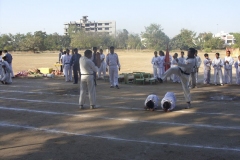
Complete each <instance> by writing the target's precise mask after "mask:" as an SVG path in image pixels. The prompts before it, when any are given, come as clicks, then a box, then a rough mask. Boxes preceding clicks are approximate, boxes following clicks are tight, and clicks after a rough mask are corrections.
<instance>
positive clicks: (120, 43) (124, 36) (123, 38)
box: [115, 29, 128, 49]
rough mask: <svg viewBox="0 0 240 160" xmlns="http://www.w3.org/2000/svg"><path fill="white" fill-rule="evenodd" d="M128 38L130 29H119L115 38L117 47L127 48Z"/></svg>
mask: <svg viewBox="0 0 240 160" xmlns="http://www.w3.org/2000/svg"><path fill="white" fill-rule="evenodd" d="M127 40H128V31H127V30H126V29H123V30H122V31H121V30H120V31H118V32H117V35H116V38H115V42H116V43H115V45H116V48H121V49H123V48H127Z"/></svg>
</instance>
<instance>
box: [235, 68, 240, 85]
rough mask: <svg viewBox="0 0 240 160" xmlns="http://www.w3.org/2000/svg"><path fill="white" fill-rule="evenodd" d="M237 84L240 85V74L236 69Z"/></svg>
mask: <svg viewBox="0 0 240 160" xmlns="http://www.w3.org/2000/svg"><path fill="white" fill-rule="evenodd" d="M236 84H240V72H239V71H238V69H236Z"/></svg>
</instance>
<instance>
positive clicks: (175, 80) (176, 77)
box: [171, 74, 180, 82]
mask: <svg viewBox="0 0 240 160" xmlns="http://www.w3.org/2000/svg"><path fill="white" fill-rule="evenodd" d="M171 79H172V81H173V82H180V78H179V77H178V76H177V75H176V74H172V76H171Z"/></svg>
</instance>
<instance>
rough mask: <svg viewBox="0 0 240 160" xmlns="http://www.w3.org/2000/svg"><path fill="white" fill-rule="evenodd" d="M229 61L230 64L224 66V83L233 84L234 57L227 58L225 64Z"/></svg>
mask: <svg viewBox="0 0 240 160" xmlns="http://www.w3.org/2000/svg"><path fill="white" fill-rule="evenodd" d="M226 61H228V62H229V63H228V64H227V63H226V64H224V83H226V84H232V65H233V64H234V60H233V58H232V57H230V56H229V57H225V58H224V62H226Z"/></svg>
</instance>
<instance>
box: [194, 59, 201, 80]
mask: <svg viewBox="0 0 240 160" xmlns="http://www.w3.org/2000/svg"><path fill="white" fill-rule="evenodd" d="M195 58H196V60H197V71H196V74H195V76H196V83H198V71H199V68H200V66H201V64H202V60H201V58H200V57H199V56H196V57H195Z"/></svg>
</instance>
